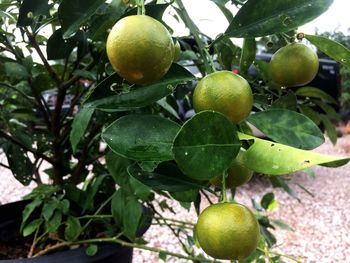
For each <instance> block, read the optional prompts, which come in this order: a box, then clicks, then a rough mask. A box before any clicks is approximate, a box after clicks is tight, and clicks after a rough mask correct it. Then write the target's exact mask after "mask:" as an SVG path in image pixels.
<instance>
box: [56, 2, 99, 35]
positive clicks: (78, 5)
mask: <svg viewBox="0 0 350 263" xmlns="http://www.w3.org/2000/svg"><path fill="white" fill-rule="evenodd" d="M104 2H105V0H63V1H62V2H61V4H60V6H59V7H58V19H59V21H60V23H61V26H62V30H63V38H64V39H67V38H70V37H71V36H73V35H74V34H75V33H76V32H77V31H78V30H79V28H80V26H81V25H82V24H83V23H84V22H85V21H86V20H87V19H89V18H90V17H91V16H92V15H93V14H94V13H95V12H96V10H97V9H98V7H99V6H100V5H102V4H103V3H104Z"/></svg>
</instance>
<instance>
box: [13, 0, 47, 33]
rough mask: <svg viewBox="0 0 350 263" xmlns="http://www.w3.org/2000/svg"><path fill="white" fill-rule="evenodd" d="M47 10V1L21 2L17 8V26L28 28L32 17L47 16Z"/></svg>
mask: <svg viewBox="0 0 350 263" xmlns="http://www.w3.org/2000/svg"><path fill="white" fill-rule="evenodd" d="M49 10H50V6H49V4H48V0H23V2H22V4H21V6H20V8H19V15H18V20H17V26H18V27H22V26H30V25H31V24H32V22H33V17H34V16H38V15H44V16H49V15H50V13H49Z"/></svg>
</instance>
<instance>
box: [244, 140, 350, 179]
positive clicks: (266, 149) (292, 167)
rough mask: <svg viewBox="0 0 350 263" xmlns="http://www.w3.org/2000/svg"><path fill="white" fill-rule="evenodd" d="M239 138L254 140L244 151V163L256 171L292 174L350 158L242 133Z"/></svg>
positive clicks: (336, 165)
mask: <svg viewBox="0 0 350 263" xmlns="http://www.w3.org/2000/svg"><path fill="white" fill-rule="evenodd" d="M239 138H240V139H241V140H248V141H252V142H253V144H252V145H251V146H250V147H249V148H248V149H247V150H246V151H245V152H243V153H242V159H241V160H242V164H243V165H244V166H245V167H247V168H249V169H251V170H253V171H255V172H258V173H262V174H267V175H284V174H290V173H293V172H296V171H300V170H304V169H306V168H309V167H311V166H314V165H324V166H328V167H338V166H342V165H344V164H346V163H348V162H349V160H350V157H341V156H331V155H324V154H319V153H315V152H312V151H305V150H300V149H297V148H293V147H290V146H286V145H282V144H279V143H274V142H271V141H267V140H263V139H259V138H256V137H254V136H250V135H246V134H242V133H239Z"/></svg>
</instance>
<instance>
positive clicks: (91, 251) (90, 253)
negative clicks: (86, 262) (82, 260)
mask: <svg viewBox="0 0 350 263" xmlns="http://www.w3.org/2000/svg"><path fill="white" fill-rule="evenodd" d="M97 252H98V246H97V245H95V244H90V245H89V246H88V247H87V248H86V250H85V253H86V255H88V256H89V257H93V256H95V255H96V254H97Z"/></svg>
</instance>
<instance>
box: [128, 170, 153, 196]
mask: <svg viewBox="0 0 350 263" xmlns="http://www.w3.org/2000/svg"><path fill="white" fill-rule="evenodd" d="M129 180H130V181H129V182H130V187H131V188H132V190H133V194H134V195H135V196H137V197H138V198H140V199H141V200H143V201H147V200H148V198H149V196H150V194H151V188H150V187H148V186H146V185H145V184H143V183H141V182H140V181H139V180H136V179H135V178H134V177H132V176H130V178H129Z"/></svg>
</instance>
